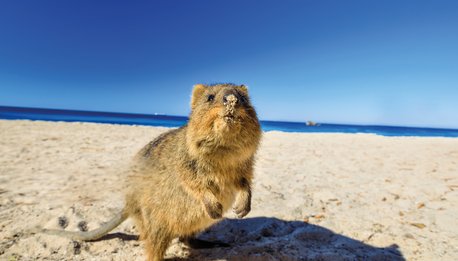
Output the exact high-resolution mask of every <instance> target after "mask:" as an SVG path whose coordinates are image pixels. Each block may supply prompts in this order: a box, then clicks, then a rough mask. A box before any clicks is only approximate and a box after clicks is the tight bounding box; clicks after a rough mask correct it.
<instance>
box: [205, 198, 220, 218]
mask: <svg viewBox="0 0 458 261" xmlns="http://www.w3.org/2000/svg"><path fill="white" fill-rule="evenodd" d="M204 204H205V210H207V213H208V215H209V216H210V217H211V218H213V219H220V218H222V217H223V205H221V203H219V202H216V203H213V204H211V203H209V202H205V203H204Z"/></svg>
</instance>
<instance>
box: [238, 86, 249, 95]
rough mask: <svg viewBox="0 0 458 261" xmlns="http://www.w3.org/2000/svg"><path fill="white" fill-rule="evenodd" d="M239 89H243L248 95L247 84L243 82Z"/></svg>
mask: <svg viewBox="0 0 458 261" xmlns="http://www.w3.org/2000/svg"><path fill="white" fill-rule="evenodd" d="M238 89H239V90H240V91H242V92H243V93H244V94H245V95H248V87H247V86H246V85H244V84H242V85H240V86H239V87H238Z"/></svg>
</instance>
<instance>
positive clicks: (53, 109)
mask: <svg viewBox="0 0 458 261" xmlns="http://www.w3.org/2000/svg"><path fill="white" fill-rule="evenodd" d="M2 108H10V109H19V110H21V109H22V110H44V111H46V110H47V111H68V112H81V113H102V114H118V115H136V116H143V117H145V116H147V117H151V116H153V117H154V116H156V117H157V116H166V117H176V118H186V119H189V116H184V115H172V114H165V113H152V114H148V113H134V112H117V111H91V110H81V109H78V110H76V109H57V108H42V107H23V106H9V105H0V110H1V109H2ZM0 112H1V111H0ZM260 121H261V122H279V123H296V124H307V122H308V121H309V120H307V121H303V122H302V121H288V120H271V119H270V120H266V119H260ZM310 121H311V120H310ZM312 122H314V123H317V124H325V125H347V126H362V127H393V128H397V127H401V128H412V129H415V128H419V129H433V130H458V128H450V127H424V126H412V125H411V126H406V125H389V124H355V123H344V122H334V123H329V122H321V121H312Z"/></svg>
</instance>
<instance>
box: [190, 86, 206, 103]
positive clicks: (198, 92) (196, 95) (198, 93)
mask: <svg viewBox="0 0 458 261" xmlns="http://www.w3.org/2000/svg"><path fill="white" fill-rule="evenodd" d="M205 88H206V87H205V85H203V84H200V83H199V84H196V85H194V89H193V90H192V96H191V109H194V108H195V107H196V105H197V101H198V100H199V99H200V97H202V95H203V94H204V92H205Z"/></svg>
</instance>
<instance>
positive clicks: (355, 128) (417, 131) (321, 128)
mask: <svg viewBox="0 0 458 261" xmlns="http://www.w3.org/2000/svg"><path fill="white" fill-rule="evenodd" d="M0 119H8V120H44V121H66V122H96V123H113V124H127V125H148V126H163V127H179V126H182V125H184V124H185V123H186V122H187V120H188V118H187V117H184V116H168V115H148V114H131V113H113V112H92V111H75V110H56V109H38V108H22V107H7V106H0ZM261 126H262V129H263V130H264V131H272V130H276V131H285V132H308V133H311V132H318V133H372V134H377V135H383V136H420V137H458V130H456V129H439V128H416V127H399V126H376V125H371V126H365V125H344V124H327V123H320V124H319V125H318V126H307V124H306V123H305V122H282V121H261Z"/></svg>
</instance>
